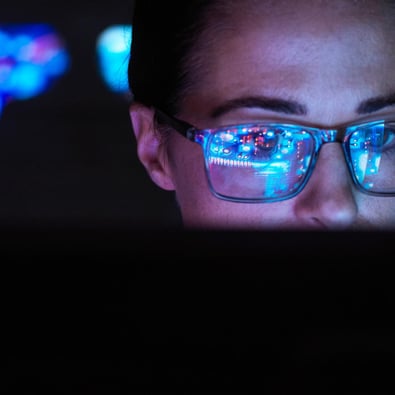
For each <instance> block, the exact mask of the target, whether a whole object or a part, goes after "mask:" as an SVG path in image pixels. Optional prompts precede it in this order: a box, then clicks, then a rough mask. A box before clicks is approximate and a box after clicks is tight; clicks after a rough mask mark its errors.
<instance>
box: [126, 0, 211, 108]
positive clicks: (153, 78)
mask: <svg viewBox="0 0 395 395" xmlns="http://www.w3.org/2000/svg"><path fill="white" fill-rule="evenodd" d="M211 3H214V1H213V0H169V1H166V0H135V5H134V10H133V15H132V26H133V37H132V46H131V53H130V60H129V68H128V78H129V86H130V90H131V93H132V99H133V100H135V101H138V102H141V103H143V104H145V105H147V106H155V107H157V108H160V109H162V110H163V111H166V112H168V113H171V114H174V113H176V112H177V105H178V102H179V98H180V92H181V91H182V89H183V88H184V86H185V84H186V74H187V70H185V64H184V61H185V58H186V57H187V56H188V53H189V52H190V50H191V48H192V46H193V45H194V42H195V40H196V38H197V36H198V35H199V32H200V30H201V26H200V21H202V20H203V19H204V18H201V16H202V15H203V14H204V11H205V10H206V8H207V6H208V5H210V4H211Z"/></svg>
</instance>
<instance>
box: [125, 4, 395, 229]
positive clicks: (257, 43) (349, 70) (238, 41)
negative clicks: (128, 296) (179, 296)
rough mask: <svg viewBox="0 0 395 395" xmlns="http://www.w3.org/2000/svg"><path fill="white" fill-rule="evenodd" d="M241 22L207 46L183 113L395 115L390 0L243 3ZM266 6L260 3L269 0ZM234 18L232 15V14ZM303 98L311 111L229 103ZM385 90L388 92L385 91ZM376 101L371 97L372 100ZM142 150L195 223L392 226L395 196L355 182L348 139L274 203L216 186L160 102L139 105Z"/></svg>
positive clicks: (299, 118)
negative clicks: (251, 200)
mask: <svg viewBox="0 0 395 395" xmlns="http://www.w3.org/2000/svg"><path fill="white" fill-rule="evenodd" d="M235 3H236V4H235V5H234V7H235V9H234V11H235V12H234V15H236V16H234V17H233V18H234V19H233V20H232V19H229V20H228V22H232V24H233V25H237V28H236V29H235V30H232V29H230V30H229V29H224V30H223V31H222V32H221V33H219V34H217V35H216V39H215V40H208V41H207V44H206V45H205V48H204V56H203V57H202V58H201V59H202V66H203V70H204V72H203V73H201V75H200V76H199V78H196V79H195V81H197V82H196V83H194V84H193V85H191V86H190V89H189V90H187V91H186V94H185V96H184V98H183V101H182V105H181V109H180V112H179V114H178V115H177V116H178V118H180V119H183V120H185V121H188V122H189V123H191V124H193V125H194V126H196V127H199V128H207V127H217V126H220V125H226V124H232V123H244V122H250V121H259V120H264V119H267V118H270V119H273V118H274V119H278V120H283V121H284V122H287V121H293V122H297V123H300V124H304V125H311V126H316V127H321V128H328V129H330V128H336V127H338V126H339V125H344V124H348V123H354V122H359V121H363V120H365V119H380V118H381V117H382V116H384V115H385V116H387V115H388V116H390V115H391V114H393V115H394V118H395V103H394V100H391V99H388V100H387V98H389V97H390V95H391V94H393V93H395V67H394V64H395V24H393V23H392V22H391V21H392V20H394V18H395V11H393V9H391V8H390V7H389V6H388V5H386V4H384V2H381V1H373V0H372V1H363V2H350V1H331V2H328V4H329V5H326V3H325V2H321V1H316V2H312V1H311V0H296V1H293V2H282V1H279V2H273V4H272V6H271V8H270V15H269V14H268V12H267V8H268V7H263V6H264V4H265V1H258V2H256V1H254V2H253V3H254V9H253V12H252V13H251V15H249V14H248V12H247V11H243V10H245V9H246V8H247V7H241V5H242V4H243V2H235ZM261 5H262V7H261ZM231 18H232V17H231ZM246 97H248V98H251V97H253V98H257V97H259V98H262V97H264V98H270V99H273V98H275V99H281V100H285V101H292V102H297V103H298V104H300V105H301V106H303V109H304V110H305V111H304V112H300V111H294V110H292V111H289V110H288V111H284V109H283V108H277V107H273V108H268V107H266V106H262V105H260V104H256V105H254V106H252V107H251V106H245V105H241V106H229V105H228V104H229V102H230V101H233V100H235V99H240V98H246ZM377 98H385V100H384V102H383V101H380V102H379V101H377ZM372 100H373V101H375V102H377V103H378V105H377V106H369V105H367V103H369V101H372ZM130 116H131V120H132V123H133V130H134V133H135V135H136V139H137V144H138V155H139V158H140V160H141V162H142V163H143V164H144V166H145V167H146V169H147V171H148V173H149V175H150V176H151V178H152V180H153V181H154V182H155V183H156V184H157V185H158V186H160V187H161V188H163V189H166V190H174V191H175V193H176V198H177V201H178V204H179V208H180V210H181V214H182V217H183V222H184V224H185V227H187V228H219V229H221V228H223V229H305V230H312V229H316V230H346V229H361V230H370V229H388V228H394V227H395V197H377V196H370V195H367V194H364V193H362V192H360V191H358V190H357V189H356V188H355V186H354V185H353V183H352V180H351V178H350V175H349V172H348V169H347V165H346V163H345V159H344V156H343V152H342V149H341V146H340V144H338V143H333V144H326V145H324V146H323V148H322V150H321V151H320V154H319V158H318V161H317V164H316V168H315V170H314V172H313V175H312V177H311V179H310V180H309V182H308V184H307V185H306V187H305V188H304V190H303V191H302V192H301V193H300V194H299V195H297V196H296V197H294V198H292V199H289V200H285V201H281V202H275V203H264V204H262V203H260V204H246V203H234V202H228V201H224V200H220V199H218V198H216V197H214V196H213V195H212V194H211V192H210V190H209V189H208V185H207V181H206V176H205V173H204V165H203V154H202V149H201V147H200V146H199V145H198V144H196V143H193V142H190V141H188V140H187V139H185V138H183V137H182V136H180V135H179V134H178V133H176V132H172V133H171V134H170V136H169V138H168V140H166V143H165V144H161V140H160V137H159V135H158V134H157V133H156V130H155V125H154V121H153V112H152V110H151V109H150V108H147V107H145V106H142V105H140V104H138V103H134V104H132V106H131V108H130Z"/></svg>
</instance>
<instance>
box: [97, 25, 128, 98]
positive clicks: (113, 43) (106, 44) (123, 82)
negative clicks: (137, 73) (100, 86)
mask: <svg viewBox="0 0 395 395" xmlns="http://www.w3.org/2000/svg"><path fill="white" fill-rule="evenodd" d="M131 40H132V27H131V26H130V25H113V26H109V27H108V28H106V29H105V30H104V31H102V33H101V34H100V35H99V37H98V39H97V44H96V49H97V56H98V65H99V71H100V74H101V76H102V78H103V80H104V82H105V83H106V85H107V87H108V88H109V89H110V90H112V91H114V92H117V93H127V92H128V91H129V86H128V75H127V69H128V62H129V52H130V44H131Z"/></svg>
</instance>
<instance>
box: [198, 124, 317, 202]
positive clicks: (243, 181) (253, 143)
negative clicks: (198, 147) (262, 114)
mask: <svg viewBox="0 0 395 395" xmlns="http://www.w3.org/2000/svg"><path fill="white" fill-rule="evenodd" d="M315 147H316V143H315V139H314V137H313V136H312V135H311V134H310V133H308V132H307V131H305V130H303V129H302V128H300V127H297V126H287V125H269V126H262V125H259V126H237V127H233V128H229V129H219V130H216V131H215V133H211V134H210V136H209V139H208V141H207V144H206V146H205V157H206V169H207V173H208V179H209V182H210V186H211V188H212V190H213V191H214V193H216V194H217V195H218V196H221V197H225V198H228V199H231V200H238V201H251V202H253V201H256V202H262V201H276V200H282V199H286V198H290V197H292V196H294V195H296V194H297V193H298V192H299V191H300V190H301V189H302V187H303V186H304V184H305V182H306V181H307V175H308V173H309V169H310V167H311V164H312V161H313V157H314V152H315Z"/></svg>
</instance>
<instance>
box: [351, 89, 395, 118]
mask: <svg viewBox="0 0 395 395" xmlns="http://www.w3.org/2000/svg"><path fill="white" fill-rule="evenodd" d="M394 104H395V93H391V94H390V95H388V96H378V97H374V98H371V99H368V100H365V101H363V102H362V103H361V104H360V105H359V107H358V108H357V113H358V114H370V113H372V112H375V111H379V110H381V109H383V108H385V107H389V106H393V105H394Z"/></svg>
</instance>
